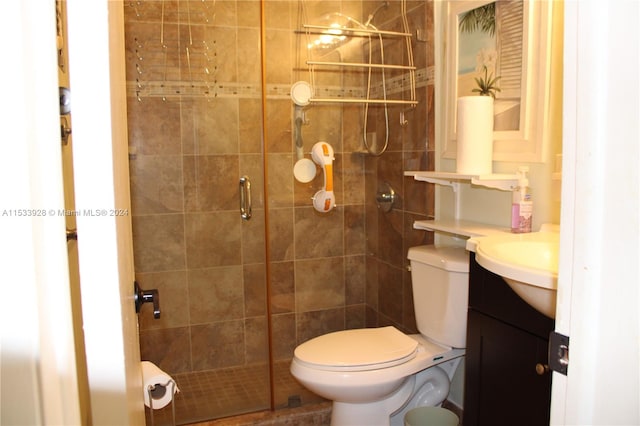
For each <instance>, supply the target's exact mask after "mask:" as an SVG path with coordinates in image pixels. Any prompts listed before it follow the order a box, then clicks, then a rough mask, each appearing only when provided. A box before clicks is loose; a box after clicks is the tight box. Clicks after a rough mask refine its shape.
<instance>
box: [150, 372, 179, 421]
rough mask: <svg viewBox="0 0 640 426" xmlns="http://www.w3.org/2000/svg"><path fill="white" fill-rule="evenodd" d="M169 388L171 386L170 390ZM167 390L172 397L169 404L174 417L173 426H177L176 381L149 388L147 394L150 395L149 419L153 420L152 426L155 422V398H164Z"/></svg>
mask: <svg viewBox="0 0 640 426" xmlns="http://www.w3.org/2000/svg"><path fill="white" fill-rule="evenodd" d="M169 386H171V387H170V388H169ZM167 390H169V392H171V393H170V395H171V401H170V402H169V404H171V416H172V419H173V421H172V423H171V424H172V425H173V426H175V424H176V406H175V404H174V403H173V400H174V398H175V395H176V392H175V390H176V382H175V381H174V380H169V381H168V382H167V383H165V384H160V383H158V384H156V385H149V386H147V393H148V394H149V418H150V420H151V426H154V421H153V410H154V408H153V400H154V398H162V397H163V396H164V394H165V393H166V392H167ZM159 392H161V394H159Z"/></svg>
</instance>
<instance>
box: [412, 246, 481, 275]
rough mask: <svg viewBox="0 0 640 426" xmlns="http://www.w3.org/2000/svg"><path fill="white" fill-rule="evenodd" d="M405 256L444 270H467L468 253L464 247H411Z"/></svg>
mask: <svg viewBox="0 0 640 426" xmlns="http://www.w3.org/2000/svg"><path fill="white" fill-rule="evenodd" d="M407 258H408V259H409V260H411V261H416V262H421V263H424V264H427V265H430V266H433V267H434V268H440V269H444V270H446V271H451V272H469V253H468V252H467V251H466V250H465V248H464V247H446V246H445V247H436V246H417V247H411V248H409V254H408V255H407Z"/></svg>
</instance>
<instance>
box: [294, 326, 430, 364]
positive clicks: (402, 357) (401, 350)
mask: <svg viewBox="0 0 640 426" xmlns="http://www.w3.org/2000/svg"><path fill="white" fill-rule="evenodd" d="M417 350H418V342H417V341H416V340H415V339H412V338H410V337H409V336H407V335H405V334H404V333H402V332H400V331H398V329H396V328H395V327H391V326H389V327H381V328H365V329H357V330H344V331H337V332H334V333H329V334H325V335H323V336H319V337H316V338H314V339H311V340H309V341H307V342H305V343H303V344H301V345H300V346H298V347H297V348H296V350H295V352H294V357H295V358H296V360H297V361H298V362H299V363H301V364H302V365H305V366H307V367H309V368H314V369H317V370H329V371H367V370H377V369H381V368H387V367H393V366H395V365H399V364H403V363H405V362H408V361H410V360H411V359H413V358H415V356H416V353H417Z"/></svg>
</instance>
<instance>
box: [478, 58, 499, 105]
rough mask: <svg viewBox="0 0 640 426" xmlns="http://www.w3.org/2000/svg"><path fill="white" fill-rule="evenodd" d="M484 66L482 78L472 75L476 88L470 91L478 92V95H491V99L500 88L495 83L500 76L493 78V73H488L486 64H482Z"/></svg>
mask: <svg viewBox="0 0 640 426" xmlns="http://www.w3.org/2000/svg"><path fill="white" fill-rule="evenodd" d="M483 68H484V78H478V77H474V80H475V81H476V84H477V85H478V88H476V89H473V90H472V92H475V93H479V94H480V96H491V97H492V98H493V99H495V98H496V92H500V88H499V87H498V86H497V85H496V83H497V82H498V80H500V77H495V78H493V74H488V73H489V70H488V69H487V66H486V65H485V66H483Z"/></svg>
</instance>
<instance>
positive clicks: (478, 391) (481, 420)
mask: <svg viewBox="0 0 640 426" xmlns="http://www.w3.org/2000/svg"><path fill="white" fill-rule="evenodd" d="M553 329H554V320H552V319H550V318H548V317H546V316H544V315H542V314H541V313H539V312H538V311H536V310H535V309H533V308H532V307H531V306H529V305H528V304H527V303H525V302H524V301H523V300H522V299H521V298H520V297H519V296H518V295H516V294H515V293H514V292H513V290H511V288H510V287H509V286H508V285H507V283H506V282H505V281H504V280H503V279H502V277H500V276H499V275H496V274H494V273H492V272H489V271H488V270H486V269H484V268H483V267H482V266H480V265H479V264H478V263H477V262H476V260H475V253H471V254H470V263H469V311H468V324H467V352H466V366H465V384H464V389H465V390H464V392H465V395H464V418H463V424H464V425H465V426H477V425H501V424H504V425H507V424H508V425H548V424H549V409H550V402H551V371H550V370H549V368H548V366H547V364H548V338H549V333H550V332H551V331H552V330H553Z"/></svg>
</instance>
